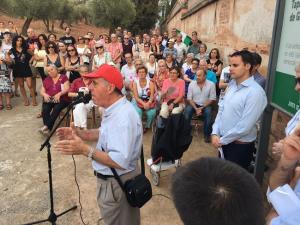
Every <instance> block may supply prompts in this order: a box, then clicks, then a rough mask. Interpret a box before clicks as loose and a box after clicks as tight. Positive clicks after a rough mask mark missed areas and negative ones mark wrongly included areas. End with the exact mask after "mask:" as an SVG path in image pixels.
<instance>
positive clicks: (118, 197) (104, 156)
mask: <svg viewBox="0 0 300 225" xmlns="http://www.w3.org/2000/svg"><path fill="white" fill-rule="evenodd" d="M84 76H85V77H87V78H89V79H90V80H91V84H90V86H89V89H90V90H91V93H92V99H93V101H94V103H95V104H96V105H98V106H101V107H103V108H104V109H105V110H104V115H103V119H102V123H101V127H100V128H99V129H94V130H76V129H75V128H74V127H63V128H60V129H58V130H57V135H58V137H59V141H58V142H57V143H56V144H55V148H56V149H57V150H58V151H59V152H61V153H62V154H64V155H84V156H86V157H88V158H89V159H90V160H92V166H93V169H94V174H95V176H96V177H97V192H98V193H97V201H98V205H99V208H100V210H101V214H102V218H103V219H104V223H105V224H106V225H129V224H130V225H138V224H140V210H139V208H134V207H131V206H130V205H129V204H128V202H127V199H126V196H125V194H124V192H123V191H122V189H121V187H120V186H119V184H118V182H117V180H116V179H115V178H114V176H113V174H112V171H111V169H110V168H115V169H116V171H117V173H118V175H119V176H120V178H121V180H122V181H123V183H124V182H125V181H126V180H128V179H131V178H133V177H135V176H136V175H138V173H139V168H138V166H137V161H138V159H139V155H140V150H141V146H142V124H141V120H140V118H139V116H138V114H137V112H136V110H135V109H134V107H133V106H132V104H131V103H130V102H128V101H127V100H126V98H125V97H123V95H122V93H121V89H122V88H123V78H122V75H121V73H120V72H119V71H118V70H117V69H116V68H115V67H113V66H110V65H108V64H104V65H102V66H101V67H100V68H99V69H98V70H97V71H95V72H92V73H89V74H86V75H84ZM85 141H97V146H96V148H94V147H92V146H91V145H89V144H87V143H86V142H85Z"/></svg>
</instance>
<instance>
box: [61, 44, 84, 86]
mask: <svg viewBox="0 0 300 225" xmlns="http://www.w3.org/2000/svg"><path fill="white" fill-rule="evenodd" d="M67 52H68V57H67V59H66V66H65V69H66V71H67V77H68V78H69V81H70V83H72V82H73V81H74V80H75V79H77V78H80V73H79V66H80V65H82V64H83V61H82V58H81V57H80V56H79V55H78V52H77V50H76V48H75V47H74V45H69V46H68V47H67Z"/></svg>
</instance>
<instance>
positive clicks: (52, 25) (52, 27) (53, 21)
mask: <svg viewBox="0 0 300 225" xmlns="http://www.w3.org/2000/svg"><path fill="white" fill-rule="evenodd" d="M51 22H52V24H51V32H52V33H54V23H55V20H52V21H51Z"/></svg>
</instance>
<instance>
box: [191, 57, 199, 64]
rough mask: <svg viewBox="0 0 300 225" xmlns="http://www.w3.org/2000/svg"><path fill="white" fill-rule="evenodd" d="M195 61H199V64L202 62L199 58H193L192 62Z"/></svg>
mask: <svg viewBox="0 0 300 225" xmlns="http://www.w3.org/2000/svg"><path fill="white" fill-rule="evenodd" d="M193 61H197V63H198V64H199V63H200V60H199V59H197V58H193V59H192V62H193Z"/></svg>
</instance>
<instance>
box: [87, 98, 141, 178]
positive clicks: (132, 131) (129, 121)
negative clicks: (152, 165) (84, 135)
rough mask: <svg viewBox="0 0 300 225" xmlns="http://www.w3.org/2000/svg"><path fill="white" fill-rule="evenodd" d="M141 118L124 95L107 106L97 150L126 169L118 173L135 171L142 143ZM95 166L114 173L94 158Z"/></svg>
mask: <svg viewBox="0 0 300 225" xmlns="http://www.w3.org/2000/svg"><path fill="white" fill-rule="evenodd" d="M142 137H143V134H142V122H141V119H140V117H139V115H138V113H137V111H136V109H135V108H134V106H133V105H132V104H131V103H130V102H129V101H127V99H126V98H125V97H122V98H121V99H119V100H118V101H116V102H115V103H114V104H113V105H111V106H109V107H108V108H106V109H105V110H104V113H103V118H102V122H101V127H100V128H99V139H98V143H97V147H96V148H97V151H102V149H103V150H104V151H105V152H107V153H108V155H109V157H110V158H111V159H112V160H113V161H114V162H115V163H117V164H118V165H119V166H121V167H122V168H123V169H124V170H119V169H116V171H117V173H118V174H119V175H122V174H125V173H128V172H130V171H134V170H135V169H136V166H137V161H138V159H139V156H140V150H141V146H142ZM92 165H93V169H94V170H95V171H97V172H98V173H101V174H104V175H112V172H111V170H110V168H109V167H107V166H105V165H103V164H101V163H98V162H96V161H93V163H92Z"/></svg>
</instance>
